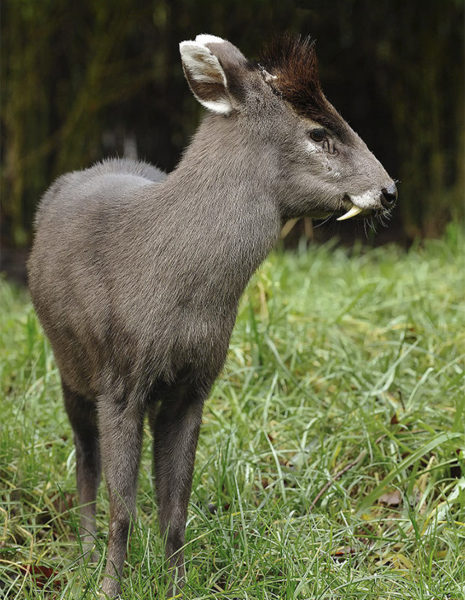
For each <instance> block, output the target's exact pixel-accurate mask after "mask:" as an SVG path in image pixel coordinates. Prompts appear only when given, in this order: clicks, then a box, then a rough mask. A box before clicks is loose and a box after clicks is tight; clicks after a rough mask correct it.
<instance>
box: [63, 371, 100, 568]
mask: <svg viewBox="0 0 465 600" xmlns="http://www.w3.org/2000/svg"><path fill="white" fill-rule="evenodd" d="M62 389H63V398H64V402H65V408H66V412H67V413H68V417H69V420H70V422H71V426H72V428H73V433H74V444H75V447H76V480H77V489H78V496H79V507H80V508H79V512H80V538H81V543H82V550H83V559H85V558H86V557H88V556H90V558H91V559H92V560H96V553H95V552H94V551H93V548H94V545H95V534H96V525H95V509H96V498H97V490H98V486H99V483H100V470H101V469H100V444H99V433H98V427H97V414H96V406H95V402H92V401H90V400H88V399H87V398H85V397H84V396H81V395H79V394H77V393H75V392H73V391H72V390H71V389H70V388H69V387H68V386H67V385H66V384H65V383H64V382H62Z"/></svg>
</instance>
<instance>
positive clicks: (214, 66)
mask: <svg viewBox="0 0 465 600" xmlns="http://www.w3.org/2000/svg"><path fill="white" fill-rule="evenodd" d="M179 51H180V52H181V59H182V62H183V63H184V67H185V68H186V69H187V70H188V71H189V75H190V76H191V77H192V78H193V79H194V80H195V81H200V82H202V83H222V84H223V85H224V86H225V87H226V75H225V74H224V71H223V69H222V67H221V65H220V61H219V60H218V59H217V58H216V56H215V55H214V54H212V53H211V52H210V50H209V49H208V48H207V47H206V46H204V45H203V44H198V43H197V42H190V41H188V42H181V43H180V44H179Z"/></svg>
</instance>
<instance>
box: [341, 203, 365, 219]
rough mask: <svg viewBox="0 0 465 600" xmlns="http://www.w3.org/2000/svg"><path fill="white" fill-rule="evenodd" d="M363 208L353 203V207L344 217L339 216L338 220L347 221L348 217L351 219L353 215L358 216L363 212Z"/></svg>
mask: <svg viewBox="0 0 465 600" xmlns="http://www.w3.org/2000/svg"><path fill="white" fill-rule="evenodd" d="M362 210H363V208H359V207H358V206H355V204H354V205H352V208H351V209H350V210H348V211H347V212H346V213H345V214H344V215H342V217H338V218H337V219H336V221H345V220H346V219H351V218H352V217H355V216H357V215H358V214H360V213H361V212H362Z"/></svg>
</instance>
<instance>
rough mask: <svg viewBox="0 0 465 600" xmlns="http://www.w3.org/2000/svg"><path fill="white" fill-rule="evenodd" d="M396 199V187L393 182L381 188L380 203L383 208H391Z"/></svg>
mask: <svg viewBox="0 0 465 600" xmlns="http://www.w3.org/2000/svg"><path fill="white" fill-rule="evenodd" d="M396 200H397V187H396V184H395V183H394V182H393V183H391V184H390V185H388V187H385V188H383V189H382V190H381V204H382V205H383V206H384V208H392V207H393V206H394V204H395V202H396Z"/></svg>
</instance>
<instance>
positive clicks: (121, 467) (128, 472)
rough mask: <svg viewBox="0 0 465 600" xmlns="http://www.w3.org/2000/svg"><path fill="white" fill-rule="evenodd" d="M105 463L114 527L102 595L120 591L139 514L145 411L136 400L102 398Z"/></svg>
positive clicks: (109, 540) (110, 533)
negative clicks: (130, 540)
mask: <svg viewBox="0 0 465 600" xmlns="http://www.w3.org/2000/svg"><path fill="white" fill-rule="evenodd" d="M98 416H99V430H100V439H101V451H102V463H103V471H104V474H105V479H106V483H107V487H108V493H109V497H110V528H109V538H108V552H107V562H106V565H105V574H104V578H103V582H102V592H103V593H104V594H106V595H107V596H109V597H110V598H114V597H115V596H117V595H118V594H119V592H120V589H121V585H120V581H121V576H122V572H123V565H124V560H125V558H126V545H127V539H128V534H129V528H130V525H131V523H132V522H133V520H134V518H135V514H136V510H135V507H136V491H137V473H138V469H139V461H140V452H141V445H142V426H143V420H144V411H143V409H142V407H141V406H140V403H139V402H137V399H135V398H129V399H128V401H127V402H124V401H122V400H121V399H116V401H115V398H113V397H111V396H108V397H107V396H104V397H101V398H99V402H98Z"/></svg>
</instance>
